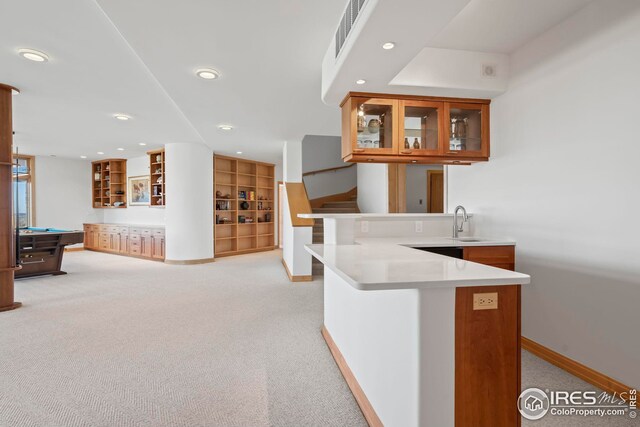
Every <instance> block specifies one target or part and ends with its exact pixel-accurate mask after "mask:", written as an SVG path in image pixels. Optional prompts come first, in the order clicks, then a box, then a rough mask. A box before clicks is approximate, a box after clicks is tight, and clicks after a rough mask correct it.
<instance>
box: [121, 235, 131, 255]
mask: <svg viewBox="0 0 640 427" xmlns="http://www.w3.org/2000/svg"><path fill="white" fill-rule="evenodd" d="M118 236H119V239H120V247H119V252H120V253H121V254H128V253H129V233H122V232H121V233H120V234H119V235H118Z"/></svg>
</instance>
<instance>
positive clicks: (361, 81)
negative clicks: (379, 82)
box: [356, 79, 367, 85]
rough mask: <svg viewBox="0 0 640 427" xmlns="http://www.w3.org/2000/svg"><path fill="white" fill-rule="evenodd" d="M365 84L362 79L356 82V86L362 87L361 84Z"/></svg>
mask: <svg viewBox="0 0 640 427" xmlns="http://www.w3.org/2000/svg"><path fill="white" fill-rule="evenodd" d="M366 82H367V81H366V80H362V79H360V80H356V84H359V85H363V84H365V83H366Z"/></svg>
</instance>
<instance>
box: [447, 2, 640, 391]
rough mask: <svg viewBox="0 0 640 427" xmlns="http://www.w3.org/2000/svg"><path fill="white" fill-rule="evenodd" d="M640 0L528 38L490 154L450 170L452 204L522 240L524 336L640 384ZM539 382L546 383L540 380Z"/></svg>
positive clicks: (498, 104) (495, 120) (498, 103)
mask: <svg viewBox="0 0 640 427" xmlns="http://www.w3.org/2000/svg"><path fill="white" fill-rule="evenodd" d="M638 52H640V3H639V2H637V1H633V0H606V1H604V0H600V1H595V2H593V3H591V4H590V5H589V6H587V7H586V8H585V9H583V10H581V11H580V12H578V13H577V14H576V15H574V16H572V17H571V18H569V19H568V20H567V21H566V22H564V23H562V24H561V25H559V26H558V27H556V28H553V29H551V30H550V31H548V32H547V33H545V34H543V35H542V36H541V37H539V38H538V39H536V40H535V41H533V42H531V43H529V44H528V45H526V46H524V47H523V48H521V49H520V50H518V51H517V52H516V53H515V54H514V55H513V58H512V63H511V70H512V73H513V74H512V76H513V77H512V80H511V82H510V84H509V90H508V92H507V93H506V94H504V95H502V96H500V97H499V98H497V99H495V100H494V101H493V103H492V106H491V151H492V156H491V160H490V161H489V162H488V163H485V164H477V165H473V166H471V167H468V168H450V169H449V198H450V202H451V203H450V204H449V206H455V205H457V204H463V205H464V206H465V207H467V208H468V209H469V210H470V211H473V212H476V213H478V214H479V215H478V218H477V221H476V224H475V225H476V227H477V232H478V233H479V234H483V235H493V236H508V237H512V238H514V239H516V240H517V242H518V246H517V269H518V271H521V272H523V273H527V274H530V275H531V276H532V283H531V285H530V286H523V293H522V302H523V306H522V314H523V319H522V334H523V336H525V337H527V338H530V339H532V340H534V341H536V342H538V343H540V344H542V345H544V346H547V347H549V348H551V349H553V350H555V351H557V352H559V353H562V354H564V355H565V356H568V357H570V358H572V359H575V360H577V361H578V362H581V363H583V364H585V365H587V366H589V367H591V368H593V369H596V370H597V371H600V372H602V373H604V374H606V375H608V376H611V377H613V378H615V379H617V380H619V381H621V382H623V383H624V384H626V385H628V386H632V387H640V369H638V366H640V338H639V333H638V324H640V310H639V309H638V302H639V301H640V262H639V261H638V259H639V258H640V242H639V237H640V233H639V232H638V230H637V224H636V223H637V221H636V218H635V213H636V212H639V211H640V197H638V182H639V177H640V173H639V172H638V164H637V162H638V159H639V158H640V143H639V140H638V120H639V119H638V115H639V112H640V110H639V109H638V102H637V100H638V99H640V83H639V78H640V55H638ZM532 385H534V384H532Z"/></svg>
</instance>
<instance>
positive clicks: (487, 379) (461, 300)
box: [455, 285, 520, 427]
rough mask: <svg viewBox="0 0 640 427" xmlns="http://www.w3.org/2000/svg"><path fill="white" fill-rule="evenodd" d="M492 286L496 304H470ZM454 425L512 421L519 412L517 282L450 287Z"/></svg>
mask: <svg viewBox="0 0 640 427" xmlns="http://www.w3.org/2000/svg"><path fill="white" fill-rule="evenodd" d="M486 292H495V293H497V294H498V308H497V309H495V310H474V309H473V294H474V293H486ZM455 337H456V338H455V339H456V344H455V366H456V369H455V425H456V427H477V426H491V427H516V426H520V414H519V413H518V409H517V406H516V403H515V402H516V401H517V400H518V395H519V394H520V285H509V286H482V287H467V288H456V314H455Z"/></svg>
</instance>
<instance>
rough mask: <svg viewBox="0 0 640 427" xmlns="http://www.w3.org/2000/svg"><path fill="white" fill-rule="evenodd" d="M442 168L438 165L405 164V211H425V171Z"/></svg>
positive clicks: (426, 192)
mask: <svg viewBox="0 0 640 427" xmlns="http://www.w3.org/2000/svg"><path fill="white" fill-rule="evenodd" d="M428 170H442V166H438V165H407V187H406V193H407V210H406V212H407V213H425V212H426V211H427V197H428V196H429V192H428V190H427V171H428Z"/></svg>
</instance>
